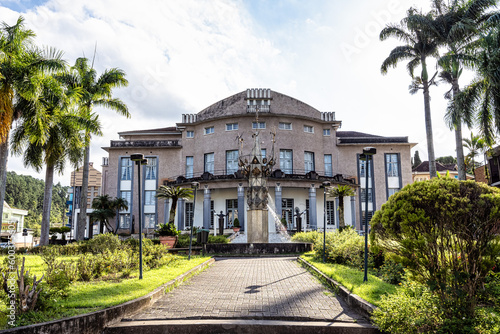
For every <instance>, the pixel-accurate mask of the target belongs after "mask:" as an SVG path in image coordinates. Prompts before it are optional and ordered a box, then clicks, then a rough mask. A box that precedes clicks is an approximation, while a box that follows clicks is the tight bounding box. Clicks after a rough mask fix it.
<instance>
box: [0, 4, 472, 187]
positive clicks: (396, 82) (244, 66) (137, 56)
mask: <svg viewBox="0 0 500 334" xmlns="http://www.w3.org/2000/svg"><path fill="white" fill-rule="evenodd" d="M429 3H430V2H429V1H416V0H378V1H368V0H358V1H355V2H354V1H349V2H347V1H340V0H336V1H333V0H308V1H302V0H276V1H271V0H168V1H161V0H142V1H140V2H139V1H131V0H121V1H120V0H99V1H97V0H95V1H88V0H48V1H20V0H19V1H17V0H7V1H6V0H3V1H1V2H0V21H4V22H6V23H8V24H13V23H14V22H15V21H16V19H17V18H18V16H19V15H23V16H24V17H25V19H26V21H25V22H26V25H27V26H28V27H29V28H30V29H32V30H34V31H35V33H36V34H37V38H36V43H37V44H38V45H47V46H53V47H55V48H57V49H60V50H63V51H64V53H65V59H66V60H67V61H68V63H69V64H74V61H75V60H76V58H77V57H81V56H87V57H91V56H92V54H93V51H94V47H95V46H96V45H97V55H96V63H95V64H96V65H95V66H96V69H97V70H98V72H99V73H101V72H102V71H103V70H104V69H106V68H111V67H119V68H121V69H123V70H124V71H125V72H126V73H127V78H128V80H129V82H130V85H129V87H127V88H124V89H120V90H117V91H116V92H115V95H116V96H117V97H120V98H121V99H123V100H124V101H125V102H126V103H127V105H128V106H129V109H130V112H131V114H132V118H131V119H129V120H127V119H124V118H121V117H118V116H117V115H115V114H113V112H111V111H107V110H100V111H99V112H100V119H101V121H102V123H103V126H104V136H102V137H96V138H94V139H93V144H92V147H91V161H93V162H94V163H95V165H96V166H97V167H98V166H99V165H100V163H101V158H102V157H103V156H106V152H105V151H103V150H102V149H101V147H105V146H108V145H109V141H110V140H116V139H118V134H117V133H118V132H119V131H128V130H133V129H147V128H157V127H163V126H172V125H174V124H175V122H179V121H180V119H181V114H183V113H196V112H198V111H200V110H202V109H204V108H205V107H207V106H209V105H211V104H213V103H215V102H217V101H219V100H221V99H223V98H225V97H228V96H230V95H232V94H235V93H238V92H240V91H243V90H245V89H247V88H270V89H272V90H274V91H278V92H280V93H284V94H287V95H289V96H292V97H295V98H297V99H299V100H301V101H303V102H305V103H307V104H309V105H311V106H313V107H315V108H317V109H318V110H320V111H335V112H336V117H337V119H338V120H341V121H342V122H343V123H342V128H341V130H353V131H362V132H368V133H373V134H379V135H386V136H409V139H410V141H411V142H415V143H418V145H417V147H416V149H418V150H419V153H420V157H422V158H423V159H425V158H426V152H427V149H426V143H425V126H424V117H423V97H422V94H417V95H414V96H412V95H409V94H408V85H409V84H410V81H411V80H410V77H409V75H408V74H407V73H406V70H405V67H404V64H401V65H400V66H399V67H398V68H396V69H393V70H392V69H391V70H390V71H389V73H388V74H387V75H385V76H382V75H381V74H380V65H381V63H382V61H383V60H384V59H385V57H387V55H388V54H389V52H390V51H391V49H392V48H394V47H395V46H397V45H398V43H397V41H395V40H394V41H391V40H389V41H384V42H380V41H379V39H378V33H379V32H380V30H381V29H382V28H383V27H384V26H385V25H386V24H387V23H389V22H397V21H399V20H400V19H401V18H402V17H403V16H404V14H405V12H406V10H407V9H408V8H409V7H410V6H413V5H414V6H417V7H419V8H422V7H424V8H427V9H428V7H429ZM431 67H432V64H431ZM465 77H467V76H465ZM464 84H465V81H463V82H462V85H464ZM446 90H447V87H446V86H445V85H441V87H437V88H433V90H432V91H431V96H432V105H431V108H432V114H433V127H434V140H435V149H436V155H437V156H443V155H454V136H453V133H452V132H451V131H450V130H449V129H448V128H447V127H446V125H445V123H444V121H443V116H444V113H445V108H446V102H445V101H444V99H443V98H442V96H443V94H444V92H445V91H446ZM468 135H469V134H468V132H467V131H466V132H465V134H464V136H468ZM9 170H14V171H16V172H17V173H20V174H31V175H35V176H36V177H38V178H43V175H44V174H43V172H42V173H41V174H39V175H37V174H36V173H35V172H34V171H33V170H29V169H25V168H24V166H23V165H22V160H21V159H20V158H18V157H12V158H10V160H9ZM69 175H70V173H69V169H68V171H66V172H65V174H64V175H61V176H57V181H61V183H62V184H65V185H67V184H69Z"/></svg>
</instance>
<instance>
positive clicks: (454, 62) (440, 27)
mask: <svg viewBox="0 0 500 334" xmlns="http://www.w3.org/2000/svg"><path fill="white" fill-rule="evenodd" d="M495 4H496V0H471V1H465V0H458V1H450V2H445V1H444V0H433V1H432V5H433V7H434V12H435V18H434V20H433V21H432V22H430V23H429V24H428V25H427V27H428V28H429V30H430V32H431V33H434V34H435V35H436V38H438V39H439V41H440V44H441V45H442V46H444V47H445V48H446V49H447V53H446V54H445V55H444V56H443V57H441V58H440V59H439V61H438V64H439V65H440V67H441V68H442V72H441V73H440V77H441V79H442V81H444V82H446V83H448V84H450V85H451V90H450V91H449V92H447V93H446V94H445V97H446V98H448V99H450V100H451V101H452V102H451V106H450V108H448V113H447V115H446V118H447V121H448V124H449V125H450V127H451V128H452V129H454V130H455V145H456V152H457V166H458V178H459V179H460V180H465V178H466V176H465V163H464V150H463V144H462V123H463V122H464V123H466V124H467V125H468V127H471V125H472V124H471V123H472V117H471V112H470V111H467V112H465V113H460V112H459V111H460V109H458V108H455V107H454V106H453V105H454V103H455V98H456V96H457V95H458V93H459V92H460V85H459V83H458V80H459V78H460V76H461V74H462V71H463V68H464V66H465V67H466V66H467V65H468V60H469V56H468V55H467V53H466V50H467V47H468V45H469V44H470V43H471V42H473V41H474V40H475V39H477V37H478V36H479V32H480V29H481V27H483V26H484V23H485V22H486V21H487V20H488V19H489V18H490V17H491V16H492V15H493V12H491V9H492V8H493V7H494V6H495Z"/></svg>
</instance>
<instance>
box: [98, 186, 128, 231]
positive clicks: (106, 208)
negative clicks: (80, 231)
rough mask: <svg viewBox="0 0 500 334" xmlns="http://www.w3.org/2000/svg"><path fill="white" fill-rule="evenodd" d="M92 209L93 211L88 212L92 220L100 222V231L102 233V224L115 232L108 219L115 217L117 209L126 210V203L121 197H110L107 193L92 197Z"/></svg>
mask: <svg viewBox="0 0 500 334" xmlns="http://www.w3.org/2000/svg"><path fill="white" fill-rule="evenodd" d="M92 209H94V211H92V213H91V214H90V218H91V220H92V222H95V221H100V222H101V228H100V233H101V234H102V233H104V225H106V229H107V230H108V231H110V232H111V233H115V231H116V228H113V226H112V225H111V223H110V221H109V220H110V219H111V218H113V217H115V216H116V215H117V213H118V211H120V210H127V209H128V203H127V201H126V200H125V199H123V198H121V197H115V198H114V199H112V198H111V197H109V195H102V196H98V197H96V198H94V200H93V201H92ZM91 230H92V229H91Z"/></svg>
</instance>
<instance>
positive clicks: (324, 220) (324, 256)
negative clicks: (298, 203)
mask: <svg viewBox="0 0 500 334" xmlns="http://www.w3.org/2000/svg"><path fill="white" fill-rule="evenodd" d="M330 184H331V183H330V182H328V181H324V182H323V185H322V187H323V263H325V258H326V188H327V187H329V186H330Z"/></svg>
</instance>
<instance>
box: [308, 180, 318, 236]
mask: <svg viewBox="0 0 500 334" xmlns="http://www.w3.org/2000/svg"><path fill="white" fill-rule="evenodd" d="M316 210H317V209H316V188H314V184H311V187H310V188H309V225H310V226H311V230H316V229H317V228H318V219H317V215H316Z"/></svg>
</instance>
